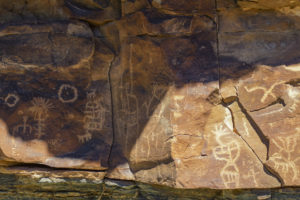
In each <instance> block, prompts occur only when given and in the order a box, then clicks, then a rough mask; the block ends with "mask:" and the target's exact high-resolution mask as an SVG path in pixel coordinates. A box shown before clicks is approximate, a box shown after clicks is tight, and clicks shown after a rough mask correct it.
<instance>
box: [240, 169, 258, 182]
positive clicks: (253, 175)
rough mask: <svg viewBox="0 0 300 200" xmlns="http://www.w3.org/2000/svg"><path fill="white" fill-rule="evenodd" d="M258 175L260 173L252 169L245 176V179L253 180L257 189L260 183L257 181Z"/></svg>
mask: <svg viewBox="0 0 300 200" xmlns="http://www.w3.org/2000/svg"><path fill="white" fill-rule="evenodd" d="M258 174H259V173H258V172H257V171H255V169H254V168H251V169H250V170H248V173H247V174H245V175H243V178H245V179H250V180H252V181H253V182H254V185H255V187H258V183H257V180H256V176H257V175H258Z"/></svg>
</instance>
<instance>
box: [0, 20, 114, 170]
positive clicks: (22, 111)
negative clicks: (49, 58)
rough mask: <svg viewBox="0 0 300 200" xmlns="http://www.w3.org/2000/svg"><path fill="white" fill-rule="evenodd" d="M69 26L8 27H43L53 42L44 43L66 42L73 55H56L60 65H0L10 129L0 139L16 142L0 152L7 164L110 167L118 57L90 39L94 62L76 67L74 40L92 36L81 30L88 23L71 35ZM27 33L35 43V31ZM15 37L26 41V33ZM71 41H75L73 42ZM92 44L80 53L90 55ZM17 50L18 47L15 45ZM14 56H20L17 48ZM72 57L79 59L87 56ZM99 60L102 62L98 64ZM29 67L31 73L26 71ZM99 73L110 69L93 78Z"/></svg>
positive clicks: (1, 112)
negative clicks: (113, 74) (113, 72)
mask: <svg viewBox="0 0 300 200" xmlns="http://www.w3.org/2000/svg"><path fill="white" fill-rule="evenodd" d="M68 25H69V23H65V24H60V23H58V24H48V25H47V24H43V25H40V27H39V28H36V27H35V26H34V25H32V26H30V25H24V26H23V28H22V27H18V26H15V27H13V28H12V27H8V28H12V29H13V30H15V31H18V30H19V29H20V28H21V29H22V30H26V31H29V30H32V31H37V32H39V31H42V32H43V29H42V28H43V27H44V28H46V30H45V31H46V32H47V31H49V35H50V36H49V37H50V39H52V40H49V38H47V39H46V41H43V37H41V38H40V39H41V40H42V41H41V42H46V43H48V42H50V43H51V42H52V43H51V45H53V46H56V47H58V46H59V45H58V44H56V43H55V42H57V41H56V39H57V40H59V41H60V42H61V43H63V44H64V47H63V48H65V49H66V51H67V50H68V51H69V54H68V55H67V56H65V57H59V56H58V57H59V58H58V57H56V58H54V57H53V62H55V63H56V64H55V63H51V64H49V63H47V62H45V63H44V64H43V63H42V58H41V60H39V61H36V60H34V58H33V59H32V60H31V61H30V62H29V60H27V61H28V63H24V62H25V60H23V61H24V62H21V61H20V62H19V63H16V62H10V65H11V67H9V68H2V64H3V63H2V62H1V63H0V69H1V74H0V97H1V98H0V118H1V119H2V120H3V121H4V122H5V124H6V125H7V131H8V134H7V135H5V134H4V135H2V138H1V139H2V140H3V141H7V140H8V139H6V138H12V142H9V143H7V144H3V143H2V145H0V149H1V150H2V151H3V152H4V154H5V156H6V157H7V158H6V159H7V160H15V161H17V162H25V163H26V162H28V163H37V164H45V165H49V166H51V167H60V168H81V169H94V170H100V169H107V167H108V163H107V162H108V156H109V151H110V148H111V143H112V121H111V119H112V118H111V94H110V86H109V82H108V75H107V74H108V69H109V66H110V63H111V61H112V59H113V57H114V55H113V53H112V52H111V51H110V50H109V49H108V48H107V47H106V45H105V44H104V43H103V42H102V41H101V40H98V39H95V40H89V42H91V41H93V44H92V48H93V53H94V55H93V57H90V58H89V60H88V58H86V57H85V58H84V60H85V61H83V62H81V59H80V61H78V62H77V63H72V62H75V61H76V59H73V60H72V62H68V59H69V56H71V55H72V50H71V48H74V49H76V48H79V46H76V47H74V46H73V45H75V44H74V42H75V41H76V39H75V38H73V37H75V36H76V37H79V40H80V39H81V37H84V38H86V39H87V38H89V37H91V36H89V35H84V33H86V32H88V31H89V30H82V28H83V27H85V26H84V25H82V26H83V27H82V26H81V25H80V24H76V26H75V25H74V26H73V28H72V33H70V32H67V30H65V28H66V29H68ZM65 26H67V27H65ZM24 27H25V28H26V27H27V28H28V29H24ZM85 28H86V27H85ZM2 31H3V30H2ZM26 31H25V33H26V34H25V35H26V38H29V39H30V38H31V39H33V40H34V39H35V37H36V33H34V34H32V33H31V32H30V31H29V33H27V32H26ZM57 31H58V32H59V35H60V38H59V39H58V38H56V39H55V38H54V37H58V36H57ZM64 31H66V32H64ZM80 31H81V32H80ZM79 32H80V33H79ZM37 34H39V33H37ZM12 37H16V38H17V39H18V38H20V40H22V39H24V38H23V33H18V34H17V35H13V36H12ZM24 37H25V36H24ZM51 37H53V38H51ZM1 38H2V35H1ZM1 38H0V45H1V44H2V43H1V42H2V40H1ZM68 39H71V40H72V41H73V43H72V42H71V43H69V42H68ZM22 41H23V40H22ZM54 43H55V44H54ZM75 43H76V42H75ZM76 44H77V43H76ZM77 45H78V44H77ZM87 45H88V44H86V45H81V46H80V48H81V49H82V50H81V51H77V53H80V52H81V53H83V52H87V51H88V49H86V48H89V46H87ZM12 46H13V47H14V48H17V47H18V45H17V44H14V43H12ZM36 48H38V45H37V47H36ZM27 51H29V50H27ZM40 51H41V52H40V54H43V53H45V52H44V50H43V49H42V50H40ZM11 53H16V54H17V55H18V51H17V50H15V51H13V52H11ZM56 53H59V52H56ZM40 54H38V55H40ZM35 56H37V55H35ZM53 56H54V55H53ZM60 56H61V55H60ZM72 56H73V57H74V58H75V56H76V58H78V57H80V56H83V55H77V54H76V55H72ZM41 57H42V56H41ZM94 58H97V59H96V61H95V60H94ZM26 59H29V58H26ZM64 59H65V60H64ZM87 61H88V62H87ZM63 63H65V64H66V63H68V65H64V64H63ZM29 64H30V66H31V68H30V69H31V70H28V68H26V67H25V65H26V66H27V67H28V65H29ZM69 64H70V65H69ZM53 66H56V67H55V68H54V67H53ZM67 66H68V67H67ZM99 70H101V71H103V72H105V71H106V76H101V77H99V76H98V77H95V76H92V74H95V73H97V72H98V71H99Z"/></svg>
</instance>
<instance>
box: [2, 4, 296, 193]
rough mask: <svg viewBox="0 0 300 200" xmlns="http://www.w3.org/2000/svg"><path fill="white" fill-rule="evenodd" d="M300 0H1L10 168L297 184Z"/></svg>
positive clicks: (165, 181) (189, 182)
mask: <svg viewBox="0 0 300 200" xmlns="http://www.w3.org/2000/svg"><path fill="white" fill-rule="evenodd" d="M299 8H300V3H297V2H296V1H295V2H289V3H287V1H275V0H274V1H273V0H268V1H264V0H259V1H239V0H238V1H231V0H222V1H214V0H205V1H187V0H185V1H182V0H181V1H177V0H175V1H174V0H150V1H148V0H133V1H132V0H122V1H117V0H111V1H109V0H98V1H92V0H85V1H76V0H65V1H60V0H56V1H52V2H48V3H46V2H45V1H24V2H23V1H13V2H12V3H11V4H9V2H8V1H7V2H6V1H3V3H1V4H0V10H1V11H2V12H1V13H5V14H0V21H1V23H2V24H1V27H0V58H1V59H0V77H1V78H0V103H1V104H0V117H1V123H0V149H1V164H2V165H3V166H4V168H5V169H6V170H7V172H6V173H12V174H13V173H19V171H18V170H17V171H16V170H12V169H15V168H14V165H20V164H22V165H28V164H39V165H43V166H47V167H52V168H63V169H64V170H65V171H66V172H65V173H67V174H68V169H67V168H69V170H70V169H72V170H75V169H76V170H78V173H79V174H80V172H82V176H85V175H86V176H92V175H90V174H93V173H94V174H95V177H97V178H96V179H97V181H99V180H102V179H104V178H111V179H120V180H130V181H138V182H145V183H151V184H159V185H166V186H171V187H175V188H184V189H191V188H193V189H195V188H212V189H238V188H275V187H280V186H300V181H299V180H300V151H299V148H297V145H298V144H299V143H300V65H299V62H300V59H299V58H300V52H299V50H298V46H299V43H300V41H299V37H298V36H299V33H300V32H299V31H300V26H299V20H300V19H299ZM11 165H12V166H11ZM32 167H33V168H35V167H34V166H32ZM52 170H54V172H53V174H56V173H58V172H56V171H55V169H52ZM99 170H101V171H99ZM29 171H30V170H29V169H27V168H26V169H25V170H24V171H22V173H23V172H24V173H29V174H30V172H29ZM85 171H88V172H85ZM49 173H50V174H51V172H49ZM60 173H63V172H61V171H60V172H59V175H55V176H54V177H56V178H57V177H60V178H61V177H64V176H65V175H61V174H60ZM76 173H77V171H76ZM43 174H44V173H43ZM43 176H44V175H43ZM47 176H48V175H47ZM66 176H69V175H66ZM82 176H79V175H78V177H80V178H82ZM45 180H46V179H45ZM47 180H48V179H47ZM49 180H51V181H53V180H56V179H53V180H52V179H49Z"/></svg>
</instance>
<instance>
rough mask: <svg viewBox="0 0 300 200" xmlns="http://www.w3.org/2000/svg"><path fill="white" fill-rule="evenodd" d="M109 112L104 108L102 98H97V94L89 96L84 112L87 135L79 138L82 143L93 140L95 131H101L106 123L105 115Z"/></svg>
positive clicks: (92, 93)
mask: <svg viewBox="0 0 300 200" xmlns="http://www.w3.org/2000/svg"><path fill="white" fill-rule="evenodd" d="M107 112H109V111H108V110H106V109H105V107H103V106H102V101H101V98H100V97H98V98H97V97H96V92H95V91H92V92H90V93H88V94H87V103H86V104H85V110H84V119H83V120H84V129H85V134H84V135H81V136H78V140H79V141H80V142H87V141H89V140H90V139H92V132H93V131H101V130H102V129H103V127H104V123H105V114H106V113H107Z"/></svg>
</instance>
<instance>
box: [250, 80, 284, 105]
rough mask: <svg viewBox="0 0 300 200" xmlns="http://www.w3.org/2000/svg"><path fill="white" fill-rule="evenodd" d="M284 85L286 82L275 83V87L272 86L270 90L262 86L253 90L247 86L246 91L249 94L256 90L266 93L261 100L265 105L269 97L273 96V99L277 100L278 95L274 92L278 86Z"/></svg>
mask: <svg viewBox="0 0 300 200" xmlns="http://www.w3.org/2000/svg"><path fill="white" fill-rule="evenodd" d="M283 83H284V81H281V82H278V83H274V84H273V85H271V87H270V88H269V89H267V88H265V87H262V86H255V87H252V88H248V87H247V86H245V90H246V91H247V92H254V91H256V90H262V91H263V92H264V95H263V97H262V98H261V99H260V101H261V102H262V103H264V102H265V101H266V99H267V98H268V97H269V96H272V97H273V98H276V95H275V94H274V93H273V90H274V88H275V87H276V86H277V85H280V84H283Z"/></svg>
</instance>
